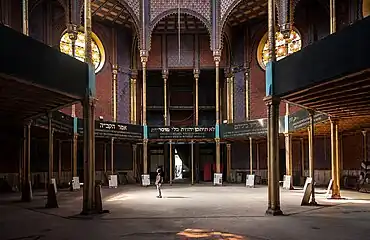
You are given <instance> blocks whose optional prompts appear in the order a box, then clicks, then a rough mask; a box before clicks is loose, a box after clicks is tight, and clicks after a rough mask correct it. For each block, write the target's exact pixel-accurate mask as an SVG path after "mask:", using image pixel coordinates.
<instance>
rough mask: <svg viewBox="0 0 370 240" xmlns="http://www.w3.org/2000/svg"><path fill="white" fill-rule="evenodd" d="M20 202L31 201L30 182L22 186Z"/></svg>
mask: <svg viewBox="0 0 370 240" xmlns="http://www.w3.org/2000/svg"><path fill="white" fill-rule="evenodd" d="M21 200H22V202H31V201H32V187H31V182H30V181H29V182H26V183H25V184H23V186H22V199H21Z"/></svg>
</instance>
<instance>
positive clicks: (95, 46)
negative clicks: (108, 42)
mask: <svg viewBox="0 0 370 240" xmlns="http://www.w3.org/2000/svg"><path fill="white" fill-rule="evenodd" d="M91 47H92V60H93V64H94V66H95V72H96V73H97V72H99V71H100V70H101V69H102V68H103V65H104V62H105V54H104V48H103V45H102V43H101V41H100V40H99V39H98V37H97V36H96V35H95V34H93V38H92V43H91ZM59 48H60V51H61V52H63V53H65V54H68V55H70V56H73V52H72V51H73V50H72V40H71V38H70V37H69V34H68V32H65V33H64V34H63V36H62V38H61V39H60V43H59ZM74 55H75V58H76V59H78V60H80V61H81V62H84V61H85V35H84V33H83V32H78V33H77V39H76V43H75V53H74Z"/></svg>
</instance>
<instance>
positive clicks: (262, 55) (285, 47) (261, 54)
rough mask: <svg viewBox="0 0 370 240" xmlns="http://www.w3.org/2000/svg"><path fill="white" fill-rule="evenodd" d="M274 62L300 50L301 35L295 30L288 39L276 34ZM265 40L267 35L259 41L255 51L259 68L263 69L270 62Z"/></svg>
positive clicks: (278, 33) (279, 33)
mask: <svg viewBox="0 0 370 240" xmlns="http://www.w3.org/2000/svg"><path fill="white" fill-rule="evenodd" d="M275 38H276V44H275V46H276V60H277V61H279V60H280V59H283V58H285V57H286V56H289V55H290V54H292V53H295V52H298V51H299V50H301V48H302V39H301V35H300V34H299V33H298V31H297V30H292V31H291V32H290V36H289V38H287V39H286V38H284V35H283V34H282V33H281V32H276V37H275ZM268 45H269V44H268V40H267V33H266V34H265V35H264V36H263V38H262V39H261V42H260V44H259V46H258V49H257V59H258V63H259V64H260V66H261V67H262V68H263V69H265V68H266V64H267V62H268V61H269V60H270V53H269V46H268Z"/></svg>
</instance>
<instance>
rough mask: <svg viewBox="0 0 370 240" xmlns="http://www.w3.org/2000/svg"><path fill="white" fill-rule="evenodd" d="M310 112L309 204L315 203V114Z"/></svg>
mask: <svg viewBox="0 0 370 240" xmlns="http://www.w3.org/2000/svg"><path fill="white" fill-rule="evenodd" d="M309 114H310V126H309V128H308V133H309V135H308V149H309V169H310V171H309V172H310V177H311V178H312V182H311V185H312V188H311V189H312V192H311V202H310V204H311V205H317V203H316V199H315V122H314V117H315V114H314V112H313V111H309Z"/></svg>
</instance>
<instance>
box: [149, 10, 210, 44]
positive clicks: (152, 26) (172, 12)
mask: <svg viewBox="0 0 370 240" xmlns="http://www.w3.org/2000/svg"><path fill="white" fill-rule="evenodd" d="M180 11H181V13H182V14H187V15H190V16H193V17H196V18H197V19H199V20H200V21H201V22H202V23H203V24H204V26H205V27H206V28H207V31H208V34H209V43H210V48H211V51H213V49H212V46H213V45H212V44H213V40H212V24H211V23H210V22H209V21H208V20H207V19H206V18H205V17H203V16H202V15H200V14H199V13H197V12H195V11H193V10H190V9H187V8H181V9H180ZM177 13H178V8H172V9H169V10H167V11H164V12H162V13H161V14H159V15H158V16H157V17H156V18H154V19H153V21H151V23H150V29H149V34H148V41H147V42H148V51H150V49H151V39H152V34H153V31H154V29H155V27H156V26H157V24H158V23H159V22H160V21H161V20H163V19H165V18H166V17H168V16H171V15H175V14H177Z"/></svg>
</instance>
